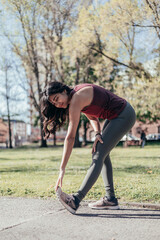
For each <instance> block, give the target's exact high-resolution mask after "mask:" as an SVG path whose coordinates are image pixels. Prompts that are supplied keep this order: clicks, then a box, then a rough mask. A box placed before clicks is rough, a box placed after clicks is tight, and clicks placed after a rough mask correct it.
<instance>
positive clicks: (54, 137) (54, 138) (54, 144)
mask: <svg viewBox="0 0 160 240" xmlns="http://www.w3.org/2000/svg"><path fill="white" fill-rule="evenodd" d="M56 145H57V144H56V132H55V134H54V135H53V146H56Z"/></svg>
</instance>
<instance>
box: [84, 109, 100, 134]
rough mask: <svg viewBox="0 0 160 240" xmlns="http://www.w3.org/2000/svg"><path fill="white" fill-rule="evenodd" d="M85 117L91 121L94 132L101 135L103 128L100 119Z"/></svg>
mask: <svg viewBox="0 0 160 240" xmlns="http://www.w3.org/2000/svg"><path fill="white" fill-rule="evenodd" d="M85 116H86V117H87V118H88V119H89V121H90V123H91V126H92V127H93V130H94V131H95V134H97V133H101V127H100V123H99V120H98V118H96V117H92V116H90V115H88V114H85Z"/></svg>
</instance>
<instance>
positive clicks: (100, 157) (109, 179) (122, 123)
mask: <svg viewBox="0 0 160 240" xmlns="http://www.w3.org/2000/svg"><path fill="white" fill-rule="evenodd" d="M135 120H136V115H135V111H134V109H133V108H132V106H131V105H130V104H129V103H127V105H126V107H125V108H124V110H123V111H122V112H121V113H120V115H119V116H118V117H117V118H115V119H112V120H110V121H108V120H106V121H105V123H104V127H103V130H102V139H103V144H101V143H100V142H98V143H97V146H96V152H95V153H93V155H92V164H91V166H90V168H89V169H88V171H87V174H86V176H85V178H84V180H83V183H82V185H81V187H80V189H79V191H78V192H77V193H76V194H74V195H75V196H76V197H77V198H78V199H79V200H80V201H81V200H82V199H83V198H84V197H85V196H86V194H87V193H88V191H89V190H90V189H91V187H92V186H93V185H94V183H95V182H96V180H97V179H98V177H99V175H100V173H101V172H102V177H103V181H104V185H105V189H106V196H107V197H108V198H111V197H114V196H115V195H114V186H113V174H112V164H111V160H110V156H109V153H110V151H111V150H112V149H113V148H114V147H115V146H116V145H117V144H118V142H119V141H120V140H121V138H122V137H123V136H124V135H125V134H126V133H127V132H128V131H129V130H130V129H131V128H132V126H133V125H134V123H135Z"/></svg>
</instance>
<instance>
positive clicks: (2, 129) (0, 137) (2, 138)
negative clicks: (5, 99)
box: [0, 119, 8, 147]
mask: <svg viewBox="0 0 160 240" xmlns="http://www.w3.org/2000/svg"><path fill="white" fill-rule="evenodd" d="M0 144H2V145H4V144H5V145H6V147H7V146H8V126H7V124H6V123H5V122H4V121H3V120H2V119H0Z"/></svg>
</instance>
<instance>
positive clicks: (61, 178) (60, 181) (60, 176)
mask: <svg viewBox="0 0 160 240" xmlns="http://www.w3.org/2000/svg"><path fill="white" fill-rule="evenodd" d="M64 174H65V169H64V170H63V169H60V172H59V176H58V180H57V183H56V186H55V191H57V189H58V186H59V184H60V187H62V181H63V177H64Z"/></svg>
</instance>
